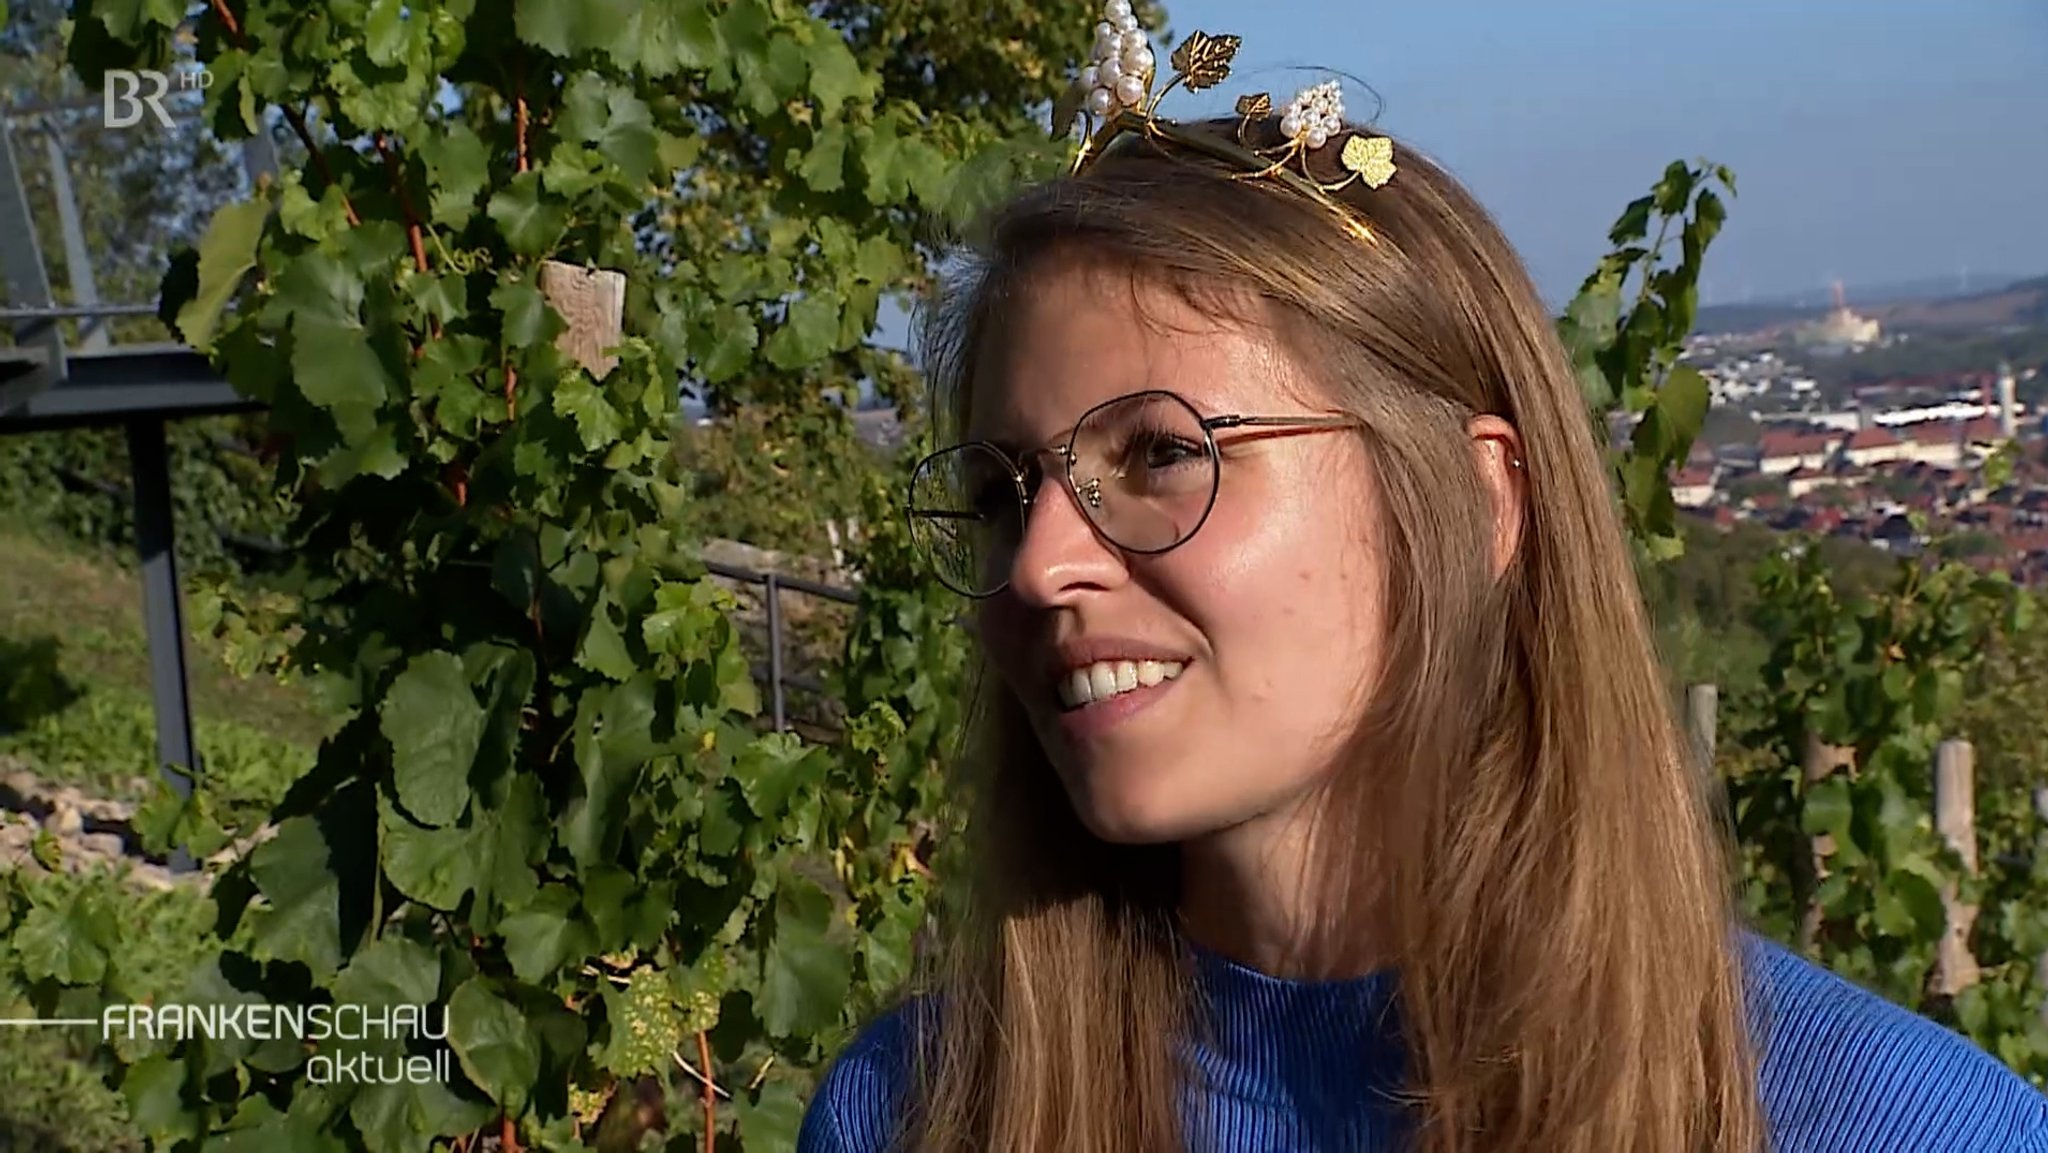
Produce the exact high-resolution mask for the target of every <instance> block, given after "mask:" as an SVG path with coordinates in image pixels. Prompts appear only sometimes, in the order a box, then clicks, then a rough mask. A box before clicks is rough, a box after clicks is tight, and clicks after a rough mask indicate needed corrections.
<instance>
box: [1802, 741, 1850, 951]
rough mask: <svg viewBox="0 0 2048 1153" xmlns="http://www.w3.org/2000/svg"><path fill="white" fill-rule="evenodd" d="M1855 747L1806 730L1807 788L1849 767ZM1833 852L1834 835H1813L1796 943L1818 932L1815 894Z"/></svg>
mask: <svg viewBox="0 0 2048 1153" xmlns="http://www.w3.org/2000/svg"><path fill="white" fill-rule="evenodd" d="M1855 763H1856V750H1855V749H1854V748H1852V747H1850V746H1848V745H1831V744H1828V743H1827V742H1825V741H1823V740H1821V739H1820V736H1819V734H1817V733H1813V732H1810V731H1809V732H1808V733H1807V734H1806V763H1805V766H1804V772H1803V774H1802V775H1803V776H1804V778H1805V784H1806V787H1807V788H1809V789H1810V788H1812V787H1813V786H1814V785H1816V784H1819V783H1820V782H1822V781H1824V780H1827V779H1828V778H1829V777H1831V776H1833V775H1834V774H1835V771H1836V770H1837V769H1845V768H1853V766H1854V765H1855ZM1834 853H1835V838H1834V837H1833V836H1832V835H1830V834H1827V833H1817V834H1815V835H1814V837H1813V849H1812V855H1811V857H1810V858H1809V864H1808V866H1807V870H1808V872H1807V886H1806V894H1805V900H1806V910H1805V912H1804V914H1803V915H1802V916H1801V917H1800V919H1799V947H1800V948H1801V949H1805V950H1810V949H1812V948H1813V943H1814V940H1815V939H1816V938H1817V937H1819V936H1820V924H1821V919H1822V914H1821V907H1820V900H1819V898H1818V896H1817V895H1816V894H1817V893H1818V892H1819V889H1820V883H1821V882H1822V881H1825V880H1827V876H1828V858H1829V857H1831V856H1833V855H1834Z"/></svg>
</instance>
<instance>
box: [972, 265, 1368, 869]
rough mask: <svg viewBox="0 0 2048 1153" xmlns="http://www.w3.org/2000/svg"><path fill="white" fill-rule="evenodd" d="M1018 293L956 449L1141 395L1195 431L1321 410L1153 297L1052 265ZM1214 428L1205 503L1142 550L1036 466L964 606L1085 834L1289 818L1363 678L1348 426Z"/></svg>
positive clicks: (1295, 378)
mask: <svg viewBox="0 0 2048 1153" xmlns="http://www.w3.org/2000/svg"><path fill="white" fill-rule="evenodd" d="M1024 295H1025V299H1024V300H1023V301H1022V302H1021V304H1020V313H1019V314H1018V315H1016V316H1014V317H1012V318H1011V322H1012V323H1013V324H1014V325H1015V326H1016V327H1015V329H1014V331H1013V333H1012V334H1011V335H1012V338H1013V339H1012V340H1011V343H1010V351H1009V354H1008V356H1007V359H1006V361H1005V362H1004V363H1002V364H999V365H995V366H992V367H993V368H994V370H995V371H992V372H989V373H987V374H985V378H984V380H983V381H982V382H981V383H980V384H978V385H977V391H976V394H975V396H974V398H973V404H972V406H971V411H972V413H973V422H972V425H971V427H970V428H969V436H970V437H973V438H978V439H985V440H990V441H994V442H996V443H998V444H1000V445H1002V446H1003V447H1005V448H1006V449H1008V450H1010V451H1012V452H1013V453H1016V452H1019V451H1028V450H1030V449H1034V448H1039V447H1044V446H1052V445H1060V444H1064V443H1065V436H1066V433H1067V432H1068V430H1070V429H1071V428H1073V426H1074V424H1075V422H1076V421H1077V420H1078V419H1079V418H1080V417H1081V415H1082V414H1083V413H1084V412H1086V411H1087V410H1088V409H1090V408H1091V407H1093V406H1094V405H1096V404H1099V403H1101V402H1102V401H1105V400H1109V399H1111V398H1114V397H1118V396H1122V395H1125V394H1128V393H1131V392H1135V391H1139V390H1144V389H1166V390H1171V391H1173V392H1176V393H1178V394H1180V395H1181V396H1183V397H1185V398H1186V399H1187V400H1189V401H1190V402H1192V403H1193V405H1194V408H1195V409H1196V410H1197V411H1198V412H1199V413H1200V414H1201V415H1202V416H1204V417H1209V416H1216V415H1220V414H1225V413H1235V414H1240V415H1255V416H1306V415H1315V414H1322V413H1327V412H1329V411H1330V406H1329V405H1328V403H1327V402H1326V401H1323V400H1321V399H1319V396H1318V390H1317V389H1316V387H1315V386H1314V385H1313V384H1311V382H1310V381H1309V380H1308V379H1307V377H1306V375H1305V374H1304V373H1303V372H1301V371H1300V370H1299V368H1297V367H1296V366H1295V365H1294V363H1293V361H1292V360H1291V359H1290V357H1289V355H1288V354H1287V353H1285V352H1284V351H1283V350H1282V349H1281V348H1280V347H1279V345H1278V344H1277V343H1276V342H1275V341H1273V340H1272V339H1270V338H1269V337H1268V336H1266V335H1265V334H1264V333H1262V332H1260V331H1257V330H1255V329H1251V328H1246V327H1240V326H1238V325H1235V324H1232V323H1225V322H1219V321H1215V320H1211V319H1209V318H1206V317H1204V316H1202V315H1201V314H1199V313H1198V312H1196V311H1195V310H1193V309H1192V308H1191V307H1190V306H1189V305H1188V304H1186V303H1185V302H1183V301H1182V300H1180V299H1179V297H1178V296H1177V295H1175V294H1174V293H1172V292H1171V291H1169V290H1165V289H1160V288H1156V287H1153V286H1150V285H1147V284H1145V283H1143V282H1142V281H1138V282H1135V283H1134V281H1133V279H1132V278H1130V277H1128V276H1126V275H1123V274H1121V273H1108V272H1102V271H1097V270H1091V269H1088V268H1085V267H1081V266H1055V267H1053V268H1050V269H1047V270H1045V271H1044V272H1042V273H1040V274H1039V275H1038V276H1037V277H1036V278H1035V279H1034V281H1033V283H1032V286H1031V289H1030V291H1028V292H1027V293H1026V294H1024ZM1215 435H1216V441H1217V447H1218V449H1219V454H1220V459H1221V462H1222V464H1221V481H1220V486H1219V488H1218V490H1217V493H1216V500H1215V505H1214V507H1213V508H1212V509H1211V511H1210V513H1209V516H1208V519H1207V520H1206V521H1205V522H1203V525H1202V527H1201V529H1200V531H1198V532H1197V533H1196V534H1195V535H1194V536H1193V537H1192V538H1191V539H1189V540H1188V541H1187V542H1186V543H1184V544H1182V545H1180V546H1179V547H1178V548H1174V549H1172V550H1171V551H1168V552H1164V553H1160V554H1157V555H1143V554H1133V553H1126V552H1124V551H1121V550H1119V549H1118V548H1117V547H1115V546H1114V545H1112V544H1110V543H1108V542H1107V541H1105V540H1104V539H1103V538H1102V537H1101V536H1100V535H1099V534H1098V533H1097V532H1096V531H1095V530H1094V529H1093V528H1092V526H1091V524H1090V522H1089V520H1088V519H1087V517H1086V516H1085V515H1084V514H1083V513H1082V511H1081V507H1080V505H1079V504H1078V503H1077V501H1076V497H1075V496H1074V494H1073V493H1072V492H1071V491H1070V490H1069V489H1068V488H1067V487H1066V485H1065V484H1064V483H1063V473H1062V471H1061V469H1060V468H1059V466H1058V457H1057V456H1056V455H1055V454H1051V453H1048V454H1046V455H1045V456H1044V457H1042V458H1041V459H1042V460H1043V461H1044V462H1046V463H1047V466H1048V467H1047V477H1048V479H1047V480H1046V481H1045V482H1044V483H1042V484H1041V485H1040V486H1039V488H1038V490H1037V491H1036V492H1035V493H1034V494H1033V497H1034V500H1033V503H1032V506H1031V511H1030V516H1029V519H1028V521H1027V522H1026V523H1025V526H1024V534H1023V539H1022V543H1021V545H1020V546H1019V548H1018V550H1017V555H1016V559H1015V561H1014V563H1013V564H1012V565H1011V568H1010V570H1009V573H1008V575H1009V582H1010V583H1009V586H1008V587H1007V588H1006V589H1004V590H1003V591H1002V592H1000V593H998V594H996V595H995V596H993V597H991V598H989V599H987V600H985V601H983V602H981V621H980V625H981V629H982V635H983V638H984V640H985V643H986V644H987V646H988V649H989V651H990V653H991V654H992V655H993V657H994V659H995V662H996V665H997V668H998V669H999V670H1000V672H1001V675H1002V677H1003V679H1004V680H1005V682H1006V683H1007V684H1008V686H1009V688H1010V689H1011V690H1012V691H1013V692H1015V693H1016V695H1017V697H1018V699H1019V700H1021V701H1022V702H1023V704H1024V707H1025V710H1026V712H1027V713H1028V714H1029V716H1030V718H1031V723H1032V726H1033V728H1034V729H1035V731H1036V732H1037V734H1038V738H1039V740H1040V742H1041V743H1042V744H1043V745H1044V748H1045V751H1046V754H1047V756H1048V758H1049V759H1050V761H1051V763H1052V765H1053V767H1054V768H1055V769H1056V770H1057V771H1058V773H1059V776H1060V780H1061V782H1062V783H1063V785H1064V786H1065V788H1066V790H1067V794H1068V796H1069V797H1070V798H1071V800H1072V802H1073V805H1074V808H1075V810H1076V812H1077V813H1078V814H1079V816H1080V818H1081V820H1082V822H1083V823H1084V824H1085V825H1086V826H1087V827H1088V828H1089V829H1090V830H1091V831H1093V832H1094V833H1095V834H1096V835H1097V836H1100V837H1102V838H1104V839H1105V840H1109V841H1114V842H1126V843H1131V842H1161V841H1179V840H1186V839H1190V838H1195V837H1200V836H1203V835H1205V834H1209V833H1214V832H1218V831H1221V830H1224V829H1228V828H1231V827H1233V826H1236V825H1240V824H1243V823H1245V822H1247V821H1251V820H1254V819H1256V818H1259V817H1262V816H1266V815H1279V814H1282V813H1284V812H1286V811H1288V810H1290V809H1291V808H1292V807H1293V805H1294V804H1295V802H1297V801H1299V800H1301V799H1302V798H1303V797H1304V796H1305V795H1307V794H1308V793H1309V792H1310V790H1312V789H1313V788H1314V787H1315V786H1317V785H1318V784H1320V783H1322V781H1323V780H1324V779H1325V778H1326V776H1327V775H1328V774H1329V773H1330V772H1331V771H1332V769H1333V767H1334V763H1335V760H1336V756H1337V751H1338V747H1339V744H1340V742H1341V741H1343V740H1344V739H1345V738H1346V737H1348V736H1349V735H1350V731H1351V729H1352V727H1353V725H1354V724H1355V721H1356V718H1357V716H1358V714H1359V709H1360V706H1361V704H1362V702H1363V700H1364V699H1365V696H1366V693H1367V691H1368V689H1369V686H1370V684H1371V682H1372V681H1373V679H1374V677H1375V675H1376V673H1377V669H1378V654H1379V638H1380V637H1381V636H1382V635H1383V631H1384V630H1383V628H1382V620H1381V597H1380V589H1381V587H1382V586H1381V576H1382V572H1383V567H1382V564H1383V562H1382V558H1381V556H1380V554H1379V552H1378V551H1377V549H1376V545H1375V541H1374V540H1373V534H1372V532H1371V530H1370V528H1369V526H1370V525H1372V524H1373V523H1374V518H1373V509H1374V507H1375V506H1374V500H1375V497H1374V491H1373V485H1372V479H1371V472H1370V469H1369V468H1368V464H1367V456H1366V450H1365V447H1364V445H1363V443H1362V442H1361V441H1360V439H1359V438H1358V436H1357V434H1356V433H1355V432H1353V431H1350V430H1348V429H1342V428H1339V429H1328V428H1323V429H1312V430H1302V429H1293V428H1289V429H1271V428H1266V429H1246V428H1238V429H1220V430H1218V431H1217V432H1216V434H1215ZM1124 662H1128V665H1125V663H1124ZM1147 662H1151V663H1150V664H1148V663H1147ZM1176 666H1178V670H1177V672H1176ZM1077 673H1078V674H1079V676H1078V677H1077ZM1148 682H1157V683H1148ZM1134 683H1135V687H1132V686H1133V684H1134ZM1119 690H1123V691H1119Z"/></svg>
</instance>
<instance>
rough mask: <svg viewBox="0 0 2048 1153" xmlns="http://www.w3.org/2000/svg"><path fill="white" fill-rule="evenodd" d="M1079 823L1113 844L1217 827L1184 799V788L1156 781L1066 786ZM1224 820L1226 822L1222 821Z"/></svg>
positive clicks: (1151, 841)
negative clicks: (1145, 783) (1163, 785)
mask: <svg viewBox="0 0 2048 1153" xmlns="http://www.w3.org/2000/svg"><path fill="white" fill-rule="evenodd" d="M1068 799H1069V800H1071V801H1072V802H1073V805H1074V813H1075V815H1076V816H1078V817H1079V818H1080V819H1081V824H1082V825H1083V826H1084V827H1085V828H1086V829H1087V830H1088V831H1089V832H1091V833H1093V834H1095V836H1096V837H1098V838H1100V839H1101V840H1104V841H1107V842H1108V843H1110V844H1113V845H1157V844H1165V843H1168V842H1173V841H1184V840H1187V839H1189V838H1190V837H1198V836H1201V835H1202V834H1203V833H1207V832H1211V831H1213V830H1214V829H1216V828H1218V827H1220V823H1219V822H1218V821H1216V820H1215V819H1214V816H1213V814H1210V813H1208V812H1206V811H1204V810H1203V809H1202V808H1200V807H1198V806H1194V805H1190V804H1188V803H1187V795H1186V792H1185V790H1169V789H1163V788H1160V787H1159V786H1158V785H1157V784H1156V783H1154V784H1150V785H1135V786H1110V787H1103V786H1102V785H1099V784H1098V785H1096V786H1094V787H1089V786H1083V787H1081V788H1079V789H1070V790H1069V791H1068ZM1225 823H1227V822H1225Z"/></svg>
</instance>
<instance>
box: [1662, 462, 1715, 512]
mask: <svg viewBox="0 0 2048 1153" xmlns="http://www.w3.org/2000/svg"><path fill="white" fill-rule="evenodd" d="M1671 502H1672V503H1673V504H1676V505H1677V506H1678V507H1680V508H1704V507H1705V506H1707V505H1709V504H1712V503H1713V502H1714V469H1713V466H1712V465H1706V466H1700V465H1694V466H1692V467H1689V468H1685V469H1681V470H1680V471H1679V473H1678V475H1676V476H1674V477H1672V478H1671Z"/></svg>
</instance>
